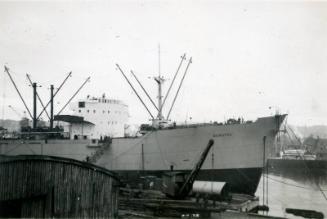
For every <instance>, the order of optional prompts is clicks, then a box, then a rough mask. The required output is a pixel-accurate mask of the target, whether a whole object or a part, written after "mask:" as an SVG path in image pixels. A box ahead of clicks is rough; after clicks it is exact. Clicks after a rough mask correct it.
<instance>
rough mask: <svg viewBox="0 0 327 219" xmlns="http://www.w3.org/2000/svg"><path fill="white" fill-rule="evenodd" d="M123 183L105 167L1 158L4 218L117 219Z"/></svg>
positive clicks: (40, 158)
mask: <svg viewBox="0 0 327 219" xmlns="http://www.w3.org/2000/svg"><path fill="white" fill-rule="evenodd" d="M118 184H119V181H118V178H117V177H116V175H115V174H114V173H112V172H111V171H108V170H106V169H104V168H101V167H98V166H95V165H92V164H89V163H86V162H81V161H77V160H73V159H67V158H62V157H52V156H41V155H22V156H11V157H9V156H6V157H0V217H1V218H3V217H14V218H18V217H23V218H30V217H32V218H41V217H42V218H53V217H65V218H68V217H69V218H81V217H84V218H114V217H117V216H118V190H119V187H118Z"/></svg>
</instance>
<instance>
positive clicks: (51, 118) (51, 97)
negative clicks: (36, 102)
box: [50, 85, 54, 130]
mask: <svg viewBox="0 0 327 219" xmlns="http://www.w3.org/2000/svg"><path fill="white" fill-rule="evenodd" d="M53 89H54V86H53V85H50V130H52V129H53Z"/></svg>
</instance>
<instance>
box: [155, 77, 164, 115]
mask: <svg viewBox="0 0 327 219" xmlns="http://www.w3.org/2000/svg"><path fill="white" fill-rule="evenodd" d="M154 80H155V81H156V82H157V84H158V109H159V110H158V116H157V119H158V120H162V119H163V116H162V84H163V82H165V79H164V78H163V77H161V76H160V74H159V76H158V77H155V78H154Z"/></svg>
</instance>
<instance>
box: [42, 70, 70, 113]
mask: <svg viewBox="0 0 327 219" xmlns="http://www.w3.org/2000/svg"><path fill="white" fill-rule="evenodd" d="M71 75H72V72H69V74H68V75H67V77H66V78H65V79H64V81H63V82H62V83H61V84H60V86H59V88H58V89H57V91H56V92H55V93H54V95H53V98H54V97H55V96H56V95H57V93H58V92H59V90H60V89H61V88H62V86H63V85H64V84H65V83H66V81H67V79H68V78H69V77H70V76H71ZM50 102H51V100H49V102H48V103H47V105H45V108H43V110H42V111H41V113H40V114H39V115H38V117H37V118H38V119H39V118H40V116H41V115H42V113H43V112H44V110H45V109H46V108H47V107H48V106H49V104H50Z"/></svg>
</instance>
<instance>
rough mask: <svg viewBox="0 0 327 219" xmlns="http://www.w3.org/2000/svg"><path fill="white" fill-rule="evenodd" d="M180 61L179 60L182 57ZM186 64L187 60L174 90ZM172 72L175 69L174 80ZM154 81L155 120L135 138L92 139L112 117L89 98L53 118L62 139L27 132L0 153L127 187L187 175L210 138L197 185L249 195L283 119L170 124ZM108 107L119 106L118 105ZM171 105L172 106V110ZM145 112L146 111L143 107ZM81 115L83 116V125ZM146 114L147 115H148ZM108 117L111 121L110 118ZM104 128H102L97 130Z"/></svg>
mask: <svg viewBox="0 0 327 219" xmlns="http://www.w3.org/2000/svg"><path fill="white" fill-rule="evenodd" d="M183 57H184V58H182V61H183V60H184V59H185V55H184V56H183ZM182 61H181V63H180V65H179V68H180V66H181V64H182ZM190 63H191V59H190V60H189V62H188V65H187V67H186V70H185V72H184V75H183V78H182V80H181V83H180V86H181V85H182V81H183V79H184V77H185V74H186V72H187V69H188V67H189V65H190ZM117 67H118V69H119V70H120V71H121V73H122V74H123V75H124V77H125V78H126V75H125V74H124V73H123V71H122V70H121V68H120V66H119V65H117ZM179 68H178V69H179ZM177 73H178V70H177V72H176V74H175V76H176V75H177ZM126 79H127V78H126ZM154 79H155V81H156V83H157V84H158V96H157V97H158V104H157V105H156V108H157V109H158V111H157V116H156V117H154V116H151V117H152V123H151V124H145V125H141V128H140V131H139V132H138V134H137V135H135V136H128V137H126V136H117V135H116V136H114V135H112V136H110V134H105V133H104V134H103V135H102V134H101V133H99V132H97V134H92V130H93V131H94V130H99V129H94V128H92V127H93V126H97V124H98V123H101V122H102V123H103V122H105V121H106V119H107V118H108V112H109V111H110V112H112V105H110V104H106V103H109V100H107V99H106V98H104V97H103V98H93V100H92V101H91V102H92V103H90V101H79V102H78V104H77V108H76V109H75V114H76V115H66V116H65V115H60V116H59V117H55V118H56V119H57V120H61V121H62V122H66V123H67V124H68V132H67V133H66V135H65V136H64V137H63V135H62V134H60V133H59V131H58V130H57V131H56V134H59V135H60V136H61V137H60V138H55V139H54V138H48V137H47V136H49V135H53V129H51V130H50V132H49V133H48V134H46V133H45V134H42V133H37V132H35V130H34V131H32V133H30V135H34V137H32V138H20V139H15V138H12V139H2V140H0V154H3V155H20V154H44V155H52V156H60V157H69V158H74V159H77V160H87V161H90V162H93V163H96V164H97V165H99V166H102V167H104V168H107V169H109V170H114V171H116V172H117V173H118V174H119V175H120V177H121V179H123V180H124V181H125V182H130V183H133V182H136V181H137V179H138V178H139V177H140V176H155V177H159V178H160V176H161V175H162V174H163V173H164V172H167V171H172V170H174V171H191V169H192V168H193V166H194V163H195V162H196V160H197V159H198V156H199V155H200V153H201V152H202V151H203V148H204V147H205V145H206V144H207V142H208V140H209V139H213V140H214V141H215V144H214V146H213V147H212V149H211V151H210V152H209V155H208V157H207V159H206V160H205V162H204V164H203V166H202V169H201V170H200V172H199V175H198V176H197V180H204V181H220V182H227V183H229V184H230V186H231V191H232V192H237V193H244V194H250V195H254V193H255V191H256V189H257V186H258V183H259V181H260V177H261V173H262V169H263V167H264V166H265V162H266V158H267V157H268V156H270V155H271V153H272V151H271V150H270V149H271V148H273V145H274V142H275V137H276V135H277V133H278V132H279V129H280V124H281V123H282V122H283V120H284V119H285V117H286V115H275V116H268V117H262V118H258V119H257V120H256V121H253V122H252V121H244V120H243V119H229V120H227V121H225V122H223V123H217V122H214V123H207V124H189V125H186V124H184V125H183V124H176V123H175V122H172V121H171V120H170V119H169V118H168V117H169V116H167V117H164V116H163V113H162V109H163V105H164V103H165V99H166V98H165V99H164V100H163V99H162V97H163V96H162V94H161V92H162V87H161V85H162V83H163V81H164V80H163V78H162V77H161V76H160V74H159V76H158V77H155V78H154ZM127 80H128V79H127ZM174 80H175V77H174V79H173V81H174ZM173 81H172V84H173ZM128 82H129V81H128ZM129 83H130V82H129ZM172 84H171V85H172ZM180 86H179V87H180ZM131 87H132V85H131ZM132 88H133V87H132ZM133 89H134V88H133ZM169 90H170V88H169ZM169 90H168V92H167V93H166V97H167V95H168V94H169ZM178 91H179V89H178ZM178 91H177V93H176V96H175V98H174V101H175V100H176V97H177V94H178ZM137 96H138V97H139V95H137ZM140 100H141V99H140ZM110 102H111V103H114V102H115V104H117V103H119V101H110ZM141 102H142V103H144V102H143V101H141ZM173 104H174V102H173V103H172V106H173ZM99 105H101V107H100V110H98V106H99ZM144 106H145V105H144ZM172 106H171V107H170V110H169V113H168V115H169V114H170V112H171V109H172ZM108 107H111V108H110V109H109V108H108ZM145 108H146V109H148V108H147V107H146V106H145ZM116 111H117V110H116ZM124 112H125V111H124ZM85 113H89V116H88V117H87V120H86V119H85V115H84V114H85ZM97 113H101V115H100V116H99V117H98V118H102V119H100V120H94V119H93V118H94V116H95V114H97ZM118 114H119V113H118ZM149 114H150V115H152V114H151V113H150V112H149ZM83 115H84V116H83ZM109 115H110V113H109ZM51 118H52V117H51ZM114 118H115V117H111V119H114ZM114 124H116V123H114ZM107 125H108V124H107ZM120 127H121V128H122V127H123V126H120ZM105 129H106V128H104V127H103V128H101V129H100V131H101V130H102V131H104V130H105ZM108 129H110V126H108ZM51 131H52V132H51ZM33 132H34V133H33ZM60 132H61V131H60ZM78 132H79V133H78ZM35 136H38V137H35Z"/></svg>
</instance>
